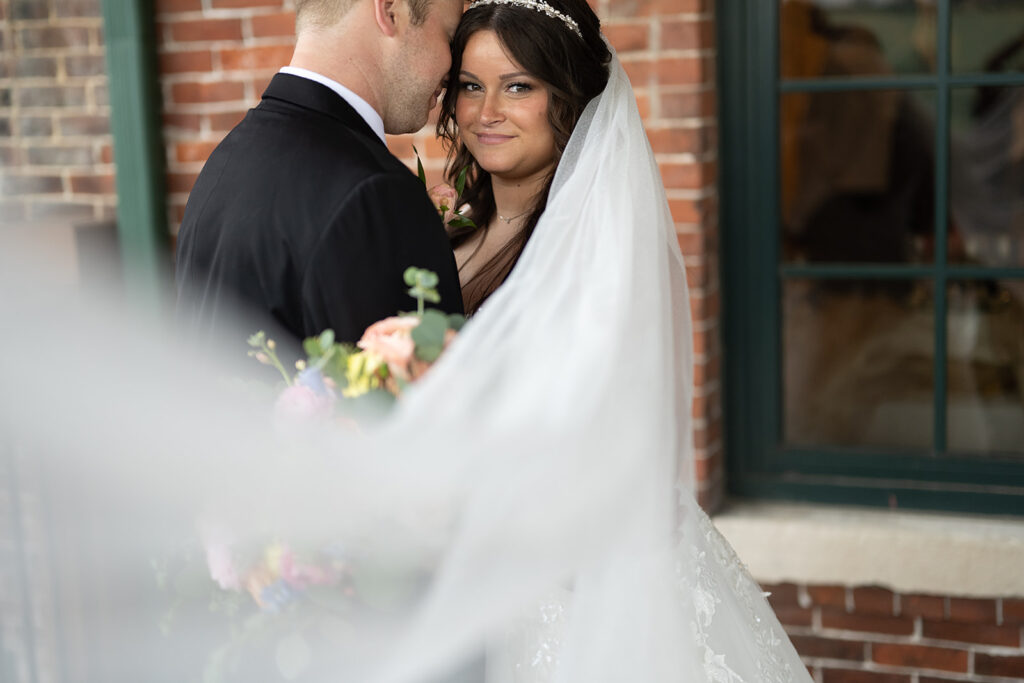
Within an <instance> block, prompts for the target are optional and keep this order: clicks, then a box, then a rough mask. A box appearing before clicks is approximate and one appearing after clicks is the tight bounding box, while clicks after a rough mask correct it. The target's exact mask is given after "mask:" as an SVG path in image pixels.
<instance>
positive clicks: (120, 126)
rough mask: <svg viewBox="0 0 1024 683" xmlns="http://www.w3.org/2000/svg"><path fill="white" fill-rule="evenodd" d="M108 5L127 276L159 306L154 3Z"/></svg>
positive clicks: (160, 153)
mask: <svg viewBox="0 0 1024 683" xmlns="http://www.w3.org/2000/svg"><path fill="white" fill-rule="evenodd" d="M102 7H103V29H104V41H105V43H106V55H107V74H108V76H109V80H110V107H111V113H110V119H111V129H112V131H113V137H114V161H115V163H116V167H117V230H118V238H119V242H120V250H121V258H122V262H123V264H124V271H125V272H124V275H125V278H126V282H127V285H128V287H129V290H130V291H131V292H132V293H133V294H137V295H138V296H139V297H141V298H142V300H143V301H147V302H152V303H153V305H158V303H159V301H160V299H161V296H160V294H161V292H163V291H164V289H165V284H164V283H165V282H166V277H165V273H166V270H167V264H168V258H167V237H168V230H167V206H166V196H167V195H166V183H165V176H164V144H163V137H162V124H161V98H160V81H159V72H158V69H157V55H156V35H155V33H156V31H155V25H154V9H153V0H103V4H102Z"/></svg>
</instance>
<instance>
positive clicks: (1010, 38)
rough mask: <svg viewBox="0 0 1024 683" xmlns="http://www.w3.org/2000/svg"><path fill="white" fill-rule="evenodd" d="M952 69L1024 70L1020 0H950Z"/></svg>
mask: <svg viewBox="0 0 1024 683" xmlns="http://www.w3.org/2000/svg"><path fill="white" fill-rule="evenodd" d="M951 11H952V22H953V23H952V45H951V46H950V64H951V65H952V67H953V71H954V72H961V73H962V72H979V73H980V72H988V73H992V72H1006V71H1024V2H1022V0H953V2H952V6H951Z"/></svg>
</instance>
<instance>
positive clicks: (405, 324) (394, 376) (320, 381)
mask: <svg viewBox="0 0 1024 683" xmlns="http://www.w3.org/2000/svg"><path fill="white" fill-rule="evenodd" d="M404 278H405V283H406V285H408V286H409V292H408V293H409V296H411V297H413V298H414V299H416V302H417V308H416V311H415V312H411V313H399V314H398V315H395V316H391V317H389V318H385V319H383V320H380V321H378V322H376V323H374V324H372V325H370V327H368V328H367V329H366V331H365V332H364V333H363V336H362V338H361V339H360V340H359V341H358V342H356V344H355V345H354V346H353V345H349V344H343V343H339V342H338V341H337V340H336V339H335V336H334V332H333V331H332V330H324V332H323V333H321V334H320V335H319V336H317V337H310V338H309V339H306V340H305V341H304V342H303V351H305V353H306V358H305V359H304V360H300V361H298V362H297V363H296V364H295V369H296V372H295V373H294V374H293V373H290V372H289V371H288V370H287V369H286V368H285V366H284V364H283V363H282V362H281V360H280V358H279V357H278V355H277V352H276V344H275V343H274V341H273V340H272V339H267V337H266V334H265V333H264V332H263V331H259V332H257V333H256V334H254V335H252V336H251V337H249V340H248V343H249V346H250V347H251V349H250V351H249V355H250V356H251V357H253V358H255V359H256V360H257V361H259V362H260V363H263V364H265V365H270V366H273V367H274V368H276V369H277V371H278V372H279V373H280V374H281V376H282V377H283V379H284V382H285V388H284V390H283V391H282V392H281V394H280V395H279V396H278V399H277V402H276V405H275V418H276V419H277V420H278V421H279V422H281V423H283V424H290V423H295V422H297V421H298V422H301V421H303V420H306V419H311V418H312V419H325V418H326V419H329V418H331V417H334V416H338V417H341V418H343V419H344V418H347V417H349V416H351V415H352V414H358V412H359V405H358V404H359V403H362V404H372V405H382V404H383V405H387V403H389V402H390V401H393V400H394V399H395V398H397V397H399V396H401V394H402V392H403V391H405V389H406V388H407V387H408V385H409V384H410V383H412V382H415V381H416V380H417V379H419V378H420V377H422V376H423V375H424V374H426V372H427V371H428V370H429V369H430V367H431V366H432V365H433V363H434V362H435V361H436V360H437V359H438V358H439V357H440V355H441V353H442V352H443V351H444V349H445V348H447V346H448V345H449V344H450V343H451V342H452V340H453V339H454V338H455V335H456V334H457V333H458V331H459V330H460V329H462V326H463V324H464V323H465V318H464V317H463V316H461V315H447V314H445V313H442V312H441V311H438V310H436V309H431V308H426V306H425V304H426V303H428V302H429V303H438V302H439V301H440V295H439V294H438V293H437V289H436V287H437V284H438V277H437V275H436V274H435V273H433V272H431V271H429V270H422V269H419V268H408V269H407V270H406V271H405V274H404Z"/></svg>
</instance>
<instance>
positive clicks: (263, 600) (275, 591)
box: [257, 579, 297, 614]
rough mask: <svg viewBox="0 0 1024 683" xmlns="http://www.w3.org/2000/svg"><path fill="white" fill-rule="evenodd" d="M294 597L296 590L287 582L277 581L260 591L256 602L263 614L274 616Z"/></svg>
mask: <svg viewBox="0 0 1024 683" xmlns="http://www.w3.org/2000/svg"><path fill="white" fill-rule="evenodd" d="M296 596H297V592H296V590H295V589H294V588H292V586H291V585H289V583H288V582H287V581H285V580H284V579H278V580H277V581H275V582H274V583H272V584H270V585H269V586H265V587H264V588H263V590H261V591H260V595H259V600H258V601H257V602H258V603H259V606H260V608H261V609H263V610H264V611H265V612H270V613H272V614H274V613H277V612H280V611H281V610H282V609H284V608H285V607H286V606H287V605H288V603H290V602H291V601H292V600H294V599H295V598H296Z"/></svg>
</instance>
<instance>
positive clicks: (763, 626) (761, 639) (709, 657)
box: [681, 508, 794, 683]
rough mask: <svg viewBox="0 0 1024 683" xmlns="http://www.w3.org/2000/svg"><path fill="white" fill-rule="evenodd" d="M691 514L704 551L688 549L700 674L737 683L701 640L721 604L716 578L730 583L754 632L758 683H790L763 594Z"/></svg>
mask: <svg viewBox="0 0 1024 683" xmlns="http://www.w3.org/2000/svg"><path fill="white" fill-rule="evenodd" d="M691 510H692V511H693V512H694V513H695V514H696V516H697V525H698V528H699V530H700V533H701V536H702V537H703V541H704V543H705V545H706V548H707V550H698V549H697V547H696V546H695V545H693V544H691V546H690V547H691V552H690V561H691V567H690V568H691V571H692V572H693V576H694V577H695V580H696V583H697V586H695V587H693V589H692V590H693V592H694V598H693V600H694V611H695V613H696V615H697V621H696V622H695V623H694V628H695V630H696V632H697V634H698V639H699V638H702V637H703V638H704V641H703V642H702V643H701V644H702V645H704V647H705V648H706V650H705V670H706V671H707V672H708V675H709V677H711V678H710V680H713V681H722V682H723V683H732V682H733V681H742V678H741V677H740V676H739V675H738V674H736V673H735V671H733V670H732V669H730V668H729V667H728V666H726V664H725V661H724V655H716V654H715V653H714V652H713V651H712V650H711V648H710V646H709V645H708V644H707V640H706V639H707V628H708V627H709V626H710V624H711V621H712V619H714V613H715V607H716V605H717V604H718V603H719V602H721V598H719V597H718V595H719V594H720V593H719V590H720V589H719V587H718V585H717V583H716V581H715V579H714V576H715V575H716V574H718V575H721V576H722V577H723V578H724V579H725V580H726V581H727V582H728V583H729V586H728V588H729V589H731V590H732V592H733V593H734V594H735V595H736V597H737V599H738V600H739V602H740V603H741V604H742V605H743V607H744V608H745V611H746V613H747V614H746V616H747V617H748V619H747V622H746V625H747V626H748V627H749V628H750V629H751V630H752V632H753V637H754V643H755V644H756V645H757V649H758V653H759V655H760V656H759V657H758V658H757V662H756V665H757V674H758V677H757V680H758V682H759V683H790V682H791V681H792V680H794V679H793V670H792V668H791V667H790V664H789V661H788V660H787V659H786V658H785V657H783V656H782V653H781V648H782V647H783V646H784V644H785V642H786V641H785V634H784V633H779V632H777V629H779V628H780V627H779V626H778V625H777V624H776V623H775V619H774V616H773V613H772V611H771V608H770V607H769V606H768V603H767V601H766V600H765V597H764V596H765V594H764V593H763V592H762V591H761V588H760V586H758V585H757V582H755V581H754V579H753V578H751V576H750V573H749V572H748V571H747V568H746V567H745V566H744V565H743V563H742V562H741V561H740V559H739V558H738V557H737V556H736V553H735V551H733V549H732V546H730V545H729V542H728V541H726V540H725V538H724V537H723V536H722V535H721V534H720V533H719V531H718V529H716V528H715V526H714V525H713V524H712V523H711V520H710V519H709V518H708V516H707V515H705V514H704V512H703V511H701V510H698V509H695V508H691ZM709 551H710V553H711V555H712V557H713V559H714V563H715V565H716V566H715V568H714V569H711V568H709V567H708V552H709ZM681 588H683V589H686V588H687V587H686V586H681ZM709 662H710V664H709ZM730 676H731V677H730Z"/></svg>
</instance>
